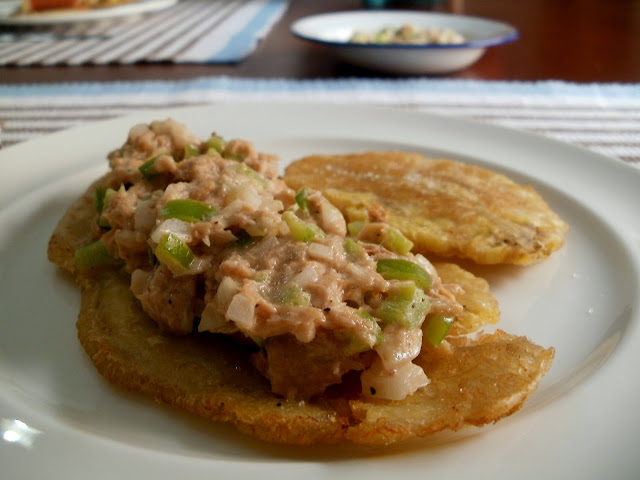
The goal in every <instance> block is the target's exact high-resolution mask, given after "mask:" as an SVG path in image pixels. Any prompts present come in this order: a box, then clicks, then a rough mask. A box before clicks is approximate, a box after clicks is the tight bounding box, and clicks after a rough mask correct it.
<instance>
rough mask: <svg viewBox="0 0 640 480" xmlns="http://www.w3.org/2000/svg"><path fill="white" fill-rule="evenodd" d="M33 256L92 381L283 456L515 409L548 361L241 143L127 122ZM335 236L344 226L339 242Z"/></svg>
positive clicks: (453, 276)
mask: <svg viewBox="0 0 640 480" xmlns="http://www.w3.org/2000/svg"><path fill="white" fill-rule="evenodd" d="M109 163H110V167H111V169H110V171H109V172H108V173H107V174H106V175H105V176H103V177H102V178H100V179H98V180H97V181H96V182H95V183H94V184H93V185H91V186H90V187H89V189H88V190H87V192H86V193H85V194H84V195H83V196H82V197H81V198H80V199H78V200H77V201H76V202H75V203H74V204H73V205H72V206H71V207H70V208H69V209H68V210H67V212H66V213H65V215H64V216H63V218H62V219H61V220H60V222H59V224H58V225H57V227H56V229H55V231H54V233H53V235H52V237H51V239H50V242H49V252H48V254H49V258H50V259H51V260H52V261H53V262H54V263H56V264H57V265H59V266H60V267H61V268H63V269H64V270H66V271H68V272H70V273H71V274H72V275H73V277H74V279H75V280H76V281H77V283H78V284H79V286H80V288H81V291H82V306H81V311H80V314H79V318H78V323H77V327H78V336H79V339H80V342H81V344H82V345H83V347H84V349H85V350H86V352H87V353H88V355H89V356H90V358H91V360H92V361H93V363H94V365H95V366H96V368H97V369H98V371H99V372H100V373H101V374H102V375H103V376H104V377H105V378H107V379H108V380H109V381H111V382H113V383H115V384H117V385H120V386H123V387H125V388H128V389H131V390H134V391H139V392H142V393H145V394H147V395H150V396H152V397H154V398H156V399H157V400H160V401H163V402H165V403H168V404H170V405H172V406H175V407H179V408H181V409H184V410H187V411H189V412H192V413H194V414H196V415H200V416H202V417H205V418H208V419H211V420H216V421H224V422H230V423H233V424H234V425H236V427H237V428H238V429H239V430H240V431H242V432H245V433H248V434H251V435H253V436H255V437H257V438H260V439H262V440H266V441H270V442H276V443H286V444H301V445H306V444H314V443H335V442H339V441H342V440H351V441H353V442H355V443H359V444H367V445H378V444H389V443H393V442H397V441H402V440H407V439H410V438H414V437H422V436H425V435H429V434H432V433H435V432H437V431H441V430H444V429H452V430H458V429H460V428H462V427H464V426H465V425H477V426H480V425H484V424H486V423H490V422H495V421H497V420H499V419H501V418H503V417H505V416H507V415H510V414H511V413H513V412H514V411H516V410H518V409H519V408H520V407H521V405H522V403H523V402H524V400H525V399H526V398H527V396H528V395H529V394H530V393H531V392H532V391H533V390H535V388H536V387H537V385H538V384H539V382H540V380H541V378H542V377H543V376H544V374H545V373H546V372H547V371H548V369H549V368H550V365H551V362H552V359H553V354H554V352H553V349H552V348H548V349H545V348H543V347H540V346H537V345H535V344H534V343H532V342H531V341H530V340H528V339H527V338H525V337H517V336H513V335H509V334H507V333H504V332H502V331H499V330H498V331H497V332H495V333H478V334H477V335H474V336H467V335H466V334H472V333H474V332H476V331H477V330H478V329H479V328H480V327H481V326H483V325H486V324H489V323H495V322H496V321H497V320H498V317H499V307H498V304H497V301H496V300H495V298H494V297H493V296H492V295H491V292H490V290H489V286H488V284H487V283H486V281H484V280H482V279H481V278H478V277H476V276H474V275H473V274H471V273H469V272H467V271H465V270H463V269H462V268H460V267H459V266H457V265H454V264H445V263H443V264H432V263H431V262H429V260H427V259H426V258H425V257H424V256H422V255H421V254H419V253H412V251H411V249H412V242H411V241H410V240H409V239H408V238H407V237H406V236H404V235H403V234H402V233H401V232H400V231H399V230H397V229H396V228H394V227H393V226H390V225H388V224H386V223H384V222H380V221H370V222H367V223H366V224H360V223H358V224H355V225H353V224H351V225H347V222H346V221H345V219H344V217H343V215H342V214H341V213H340V211H339V210H338V209H337V208H336V207H335V206H334V205H332V204H331V203H330V202H329V201H328V200H327V199H326V198H325V197H324V196H323V195H322V194H321V193H320V192H318V191H316V190H314V189H312V188H309V187H306V188H300V189H298V190H293V189H291V188H290V187H289V186H288V185H287V184H285V183H284V182H283V181H282V180H281V179H279V178H278V176H277V171H278V166H277V158H276V157H274V156H271V155H266V154H262V153H258V152H256V151H255V150H254V148H253V146H252V145H251V144H250V143H249V142H246V141H243V140H231V141H226V140H225V139H223V138H222V137H220V136H218V135H215V134H213V135H211V137H210V138H208V139H206V140H200V139H198V138H197V137H195V136H194V135H193V134H192V133H191V132H190V131H189V130H188V129H187V128H186V127H185V126H183V125H181V124H178V123H176V122H174V121H172V120H167V121H157V122H152V123H151V124H149V125H136V126H134V127H133V128H132V129H131V130H130V133H129V136H128V139H127V141H126V143H125V144H124V145H123V146H122V147H121V148H118V149H117V150H114V151H113V152H112V153H110V154H109ZM349 230H351V231H349Z"/></svg>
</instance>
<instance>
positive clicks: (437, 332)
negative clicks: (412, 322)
mask: <svg viewBox="0 0 640 480" xmlns="http://www.w3.org/2000/svg"><path fill="white" fill-rule="evenodd" d="M453 321H454V317H451V316H447V315H440V314H432V315H429V316H427V319H426V320H425V322H424V323H423V324H422V334H423V335H424V338H426V339H427V340H429V342H431V344H432V345H433V346H434V347H437V346H438V345H440V344H441V343H442V341H443V340H444V337H446V336H447V333H448V332H449V329H450V328H451V325H452V324H453Z"/></svg>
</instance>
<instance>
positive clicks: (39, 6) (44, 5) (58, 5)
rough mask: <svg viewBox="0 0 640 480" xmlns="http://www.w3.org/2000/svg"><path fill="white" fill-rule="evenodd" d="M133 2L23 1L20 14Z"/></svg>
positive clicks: (93, 0)
mask: <svg viewBox="0 0 640 480" xmlns="http://www.w3.org/2000/svg"><path fill="white" fill-rule="evenodd" d="M133 1H135V0H22V3H21V7H20V13H23V14H28V13H37V12H46V11H49V10H59V9H71V10H86V9H90V8H107V7H114V6H116V5H122V4H123V3H131V2H133Z"/></svg>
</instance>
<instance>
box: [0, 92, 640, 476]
mask: <svg viewBox="0 0 640 480" xmlns="http://www.w3.org/2000/svg"><path fill="white" fill-rule="evenodd" d="M169 116H170V117H173V118H176V119H177V120H179V121H182V122H185V123H187V124H188V125H189V126H191V127H192V129H193V130H194V131H195V132H196V133H197V134H198V135H199V136H201V137H206V136H207V135H208V134H210V132H211V131H213V130H215V131H217V132H219V133H221V134H223V135H225V136H227V137H241V138H248V139H253V140H254V141H255V144H256V146H257V148H258V149H260V150H264V151H272V152H277V153H279V154H280V155H281V157H282V158H283V162H284V163H285V164H286V163H287V162H289V161H290V160H292V159H295V158H297V157H300V156H303V155H306V154H309V153H312V152H327V153H331V152H335V153H338V152H353V151H362V150H368V149H392V148H401V149H405V150H412V151H418V152H422V153H424V154H427V155H445V156H447V157H450V158H455V159H462V160H466V161H469V162H472V163H476V164H479V165H482V166H488V167H491V168H494V169H496V170H498V171H502V172H505V173H508V174H509V175H511V176H512V177H513V178H514V179H516V180H517V181H520V182H525V183H530V184H533V185H534V186H535V187H536V188H537V189H538V190H539V191H540V192H541V193H542V194H543V195H544V197H545V198H546V199H547V200H548V201H549V203H550V204H551V206H552V207H553V208H554V209H555V210H556V211H557V212H559V213H560V214H561V215H562V216H563V217H564V218H565V219H566V220H567V221H568V222H569V223H570V225H571V230H570V232H569V234H568V238H567V244H566V246H565V247H564V248H563V249H562V250H560V251H559V252H557V253H556V254H554V255H553V256H552V257H551V258H549V259H548V260H546V261H545V262H543V263H541V264H539V265H537V266H533V267H526V268H515V267H510V268H507V267H504V268H479V269H478V273H481V274H483V275H485V276H486V278H488V279H489V281H490V283H491V285H492V288H493V289H494V292H495V294H496V295H497V297H498V299H499V300H500V302H501V306H502V311H503V319H502V320H501V322H500V324H499V326H500V327H501V328H503V329H505V330H506V331H509V332H513V333H517V334H525V335H528V336H529V337H531V338H532V339H533V340H534V341H536V342H537V343H539V344H542V345H545V346H549V345H553V346H555V347H556V351H557V356H556V359H555V362H554V365H553V367H552V369H551V371H550V372H549V374H548V376H547V377H545V379H544V380H543V382H542V384H541V385H540V388H539V389H538V390H537V391H536V392H535V393H534V394H533V396H532V397H531V398H530V399H529V401H528V402H527V403H526V404H525V406H524V408H523V409H522V410H521V411H520V412H518V413H516V414H515V415H513V416H512V417H509V418H508V419H505V420H503V421H501V422H499V423H498V424H497V425H495V426H491V427H488V428H484V429H469V430H466V431H463V433H462V434H460V435H452V436H447V435H440V436H436V437H434V438H432V439H429V440H427V441H425V442H424V443H422V444H419V445H413V446H410V447H407V446H405V447H394V448H391V449H386V450H384V451H378V452H375V451H371V450H365V449H358V448H354V447H350V446H348V445H347V446H345V445H341V446H337V447H322V448H313V449H307V448H290V447H287V448H281V447H276V446H269V445H263V444H260V443H258V442H256V441H253V440H251V439H248V438H245V437H243V436H242V435H239V434H237V433H235V431H233V429H232V428H230V427H225V426H218V425H209V424H203V423H202V422H200V421H198V420H196V419H194V418H191V417H188V416H186V415H183V414H181V413H178V412H175V411H173V410H170V409H168V408H165V407H162V406H159V405H157V404H154V403H152V402H150V401H147V400H146V399H144V398H141V397H139V396H137V395H131V394H125V393H123V392H121V391H119V390H118V389H116V388H112V387H111V386H110V385H107V384H106V382H104V381H103V380H102V379H101V377H100V376H99V375H98V374H97V373H96V371H95V369H94V368H93V366H92V365H91V362H90V361H89V359H88V358H87V356H86V355H85V354H84V352H83V350H82V348H81V347H80V345H79V343H78V342H77V340H76V332H75V326H74V323H75V318H76V316H77V313H78V309H79V294H78V292H77V290H76V288H75V287H74V286H73V285H72V283H71V282H70V281H69V279H68V278H66V277H65V276H63V275H61V274H60V273H59V272H58V271H57V270H56V268H55V267H54V266H53V265H51V264H49V263H48V262H47V260H46V247H47V240H48V237H49V234H50V233H51V231H52V229H53V228H54V225H55V224H56V222H57V220H58V219H59V218H60V216H61V215H62V214H63V212H64V210H65V208H66V207H67V206H68V205H69V203H70V202H71V201H72V200H73V199H74V198H75V197H77V196H78V195H79V194H80V193H81V192H82V191H83V190H84V189H85V188H86V186H87V185H88V183H89V182H90V181H91V180H92V179H94V178H95V177H96V176H97V175H99V174H100V173H102V172H103V171H105V170H106V161H105V159H104V158H105V154H106V153H107V152H108V151H109V150H111V149H112V148H114V147H116V146H118V145H120V144H121V143H122V142H123V141H124V139H125V137H126V134H127V132H128V129H129V127H130V126H132V125H133V124H134V123H136V122H138V121H150V120H152V119H162V118H166V117H169ZM302 119H304V121H301V120H302ZM0 166H1V167H2V169H3V175H2V177H0V178H1V180H0V182H1V185H0V187H1V188H0V205H2V209H1V210H0V225H2V228H1V229H0V265H1V268H0V305H1V306H2V310H1V312H2V313H1V315H2V318H1V321H0V425H1V426H2V427H1V428H2V433H1V434H0V438H2V437H3V438H4V439H5V440H4V441H3V440H1V439H0V465H2V477H3V478H7V479H16V478H64V479H67V480H72V479H86V478H91V479H96V480H97V479H113V478H123V479H124V478H132V477H135V478H156V479H169V478H189V479H199V478H216V479H238V478H263V479H267V480H270V479H278V480H280V479H287V478H296V479H299V478H305V479H307V480H316V479H324V478H336V479H338V478H340V479H342V478H354V475H355V476H356V477H357V478H368V479H370V480H376V479H385V480H386V479H388V478H389V476H391V475H397V474H400V475H402V477H403V478H407V479H414V478H416V479H417V478H421V479H422V478H439V479H449V478H451V479H454V478H455V479H459V478H474V479H478V480H480V479H491V480H497V479H513V478H518V479H536V480H537V479H540V478H580V479H583V480H586V479H602V478H637V473H638V472H640V456H639V455H638V454H637V446H638V445H639V444H640V415H638V413H637V411H638V410H637V408H638V407H637V403H638V398H639V397H640V375H638V374H637V368H638V365H640V348H638V345H640V331H639V327H638V324H639V322H640V317H639V313H638V309H639V307H640V300H639V293H638V292H640V286H639V284H640V222H638V212H637V206H638V205H640V189H639V188H638V185H640V174H639V173H638V172H637V171H636V170H634V169H632V168H630V167H627V166H626V165H624V164H622V163H621V162H619V161H616V160H613V159H609V158H606V157H602V156H599V155H597V154H594V153H591V152H588V151H586V150H583V149H579V148H576V147H573V146H569V145H566V144H561V143H558V142H556V141H553V140H549V139H546V138H543V137H540V136H534V135H530V134H524V133H520V132H516V131H511V130H506V129H503V128H499V127H495V126H490V125H485V124H480V123H474V122H470V121H463V120H459V119H453V118H446V117H436V116H431V115H426V114H420V113H412V112H406V111H399V110H381V109H376V108H366V107H339V106H319V105H300V104H271V103H267V104H263V105H259V106H256V105H249V104H233V105H220V106H214V107H201V108H188V109H176V110H172V111H163V112H153V113H140V114H137V115H135V116H134V117H129V118H125V119H117V120H113V121H108V122H105V123H97V124H91V125H88V126H85V127H82V128H78V129H75V130H69V131H64V132H61V133H57V134H53V135H50V136H46V137H41V138H38V139H36V140H33V141H31V142H27V143H25V144H19V145H17V146H14V147H11V148H8V149H6V150H2V151H0ZM16 420H17V421H19V422H16ZM20 422H21V423H20ZM89 474H90V475H89Z"/></svg>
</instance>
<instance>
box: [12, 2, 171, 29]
mask: <svg viewBox="0 0 640 480" xmlns="http://www.w3.org/2000/svg"><path fill="white" fill-rule="evenodd" d="M177 2H178V0H136V1H134V2H131V3H125V4H123V5H117V6H115V7H105V8H94V9H91V10H72V9H60V10H51V11H45V12H36V13H29V14H22V13H20V2H19V1H2V0H0V25H7V26H37V25H54V24H59V23H75V22H90V21H98V20H107V19H111V18H118V17H126V16H129V15H139V14H142V13H149V12H155V11H158V10H163V9H165V8H168V7H170V6H171V5H174V4H175V3H177Z"/></svg>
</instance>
